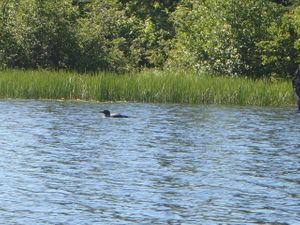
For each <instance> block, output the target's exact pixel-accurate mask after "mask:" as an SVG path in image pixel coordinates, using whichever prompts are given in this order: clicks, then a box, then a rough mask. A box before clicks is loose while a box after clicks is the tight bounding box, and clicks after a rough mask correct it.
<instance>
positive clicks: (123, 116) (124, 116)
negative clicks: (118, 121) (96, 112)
mask: <svg viewBox="0 0 300 225" xmlns="http://www.w3.org/2000/svg"><path fill="white" fill-rule="evenodd" d="M101 113H103V114H104V116H105V117H112V118H128V116H126V115H121V114H119V113H110V111H109V110H107V109H106V110H103V111H101Z"/></svg>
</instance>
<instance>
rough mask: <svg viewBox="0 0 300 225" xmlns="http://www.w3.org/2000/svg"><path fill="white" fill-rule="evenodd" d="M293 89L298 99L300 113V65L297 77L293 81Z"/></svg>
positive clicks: (296, 73)
mask: <svg viewBox="0 0 300 225" xmlns="http://www.w3.org/2000/svg"><path fill="white" fill-rule="evenodd" d="M293 88H294V91H295V96H296V99H297V105H298V110H299V111H300V65H299V66H298V69H297V70H296V72H295V76H294V79H293Z"/></svg>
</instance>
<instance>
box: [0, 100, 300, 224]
mask: <svg viewBox="0 0 300 225" xmlns="http://www.w3.org/2000/svg"><path fill="white" fill-rule="evenodd" d="M0 105H1V109H3V110H2V111H1V113H0V118H1V121H2V123H1V124H0V135H1V140H0V147H1V151H0V166H1V168H2V169H1V173H0V181H1V182H0V187H1V192H0V197H1V200H0V201H1V204H0V205H1V207H0V210H1V216H0V222H1V223H7V224H37V223H38V224H297V222H299V218H300V211H299V202H300V201H299V200H300V193H299V190H300V175H299V174H300V173H299V172H300V171H299V170H300V161H299V158H300V152H299V151H298V149H299V145H300V144H299V142H298V140H299V132H298V131H299V128H300V124H299V121H300V120H299V115H298V114H296V113H295V112H294V110H293V109H287V108H284V109H281V108H256V107H222V106H187V105H185V106H181V105H163V104H133V103H131V104H110V103H101V104H100V103H75V102H51V101H49V102H45V101H44V102H43V101H11V100H9V101H0ZM106 108H109V109H111V110H112V111H118V112H133V114H134V115H133V116H132V117H131V118H128V119H121V120H120V119H116V120H115V119H108V118H102V116H101V115H100V113H99V111H100V110H102V109H106Z"/></svg>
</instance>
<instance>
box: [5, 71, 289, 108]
mask: <svg viewBox="0 0 300 225" xmlns="http://www.w3.org/2000/svg"><path fill="white" fill-rule="evenodd" d="M0 98H1V99H6V98H22V99H66V100H67V99H71V100H72V99H80V100H96V101H130V102H151V103H189V104H222V105H256V106H294V105H295V99H294V95H293V90H292V87H291V82H290V81H287V80H272V81H271V80H270V79H261V80H252V79H247V78H238V77H214V76H205V75H194V74H183V73H181V74H180V73H178V74H171V73H169V72H161V71H160V72H159V71H148V72H141V73H138V74H132V75H115V74H111V73H99V74H97V75H89V74H86V75H79V74H76V73H73V72H51V71H22V70H5V71H0Z"/></svg>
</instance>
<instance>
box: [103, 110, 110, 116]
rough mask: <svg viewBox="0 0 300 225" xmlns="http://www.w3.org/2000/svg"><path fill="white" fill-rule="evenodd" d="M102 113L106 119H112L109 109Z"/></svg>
mask: <svg viewBox="0 0 300 225" xmlns="http://www.w3.org/2000/svg"><path fill="white" fill-rule="evenodd" d="M101 113H103V114H104V116H105V117H110V111H109V110H107V109H105V110H103V111H101Z"/></svg>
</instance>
